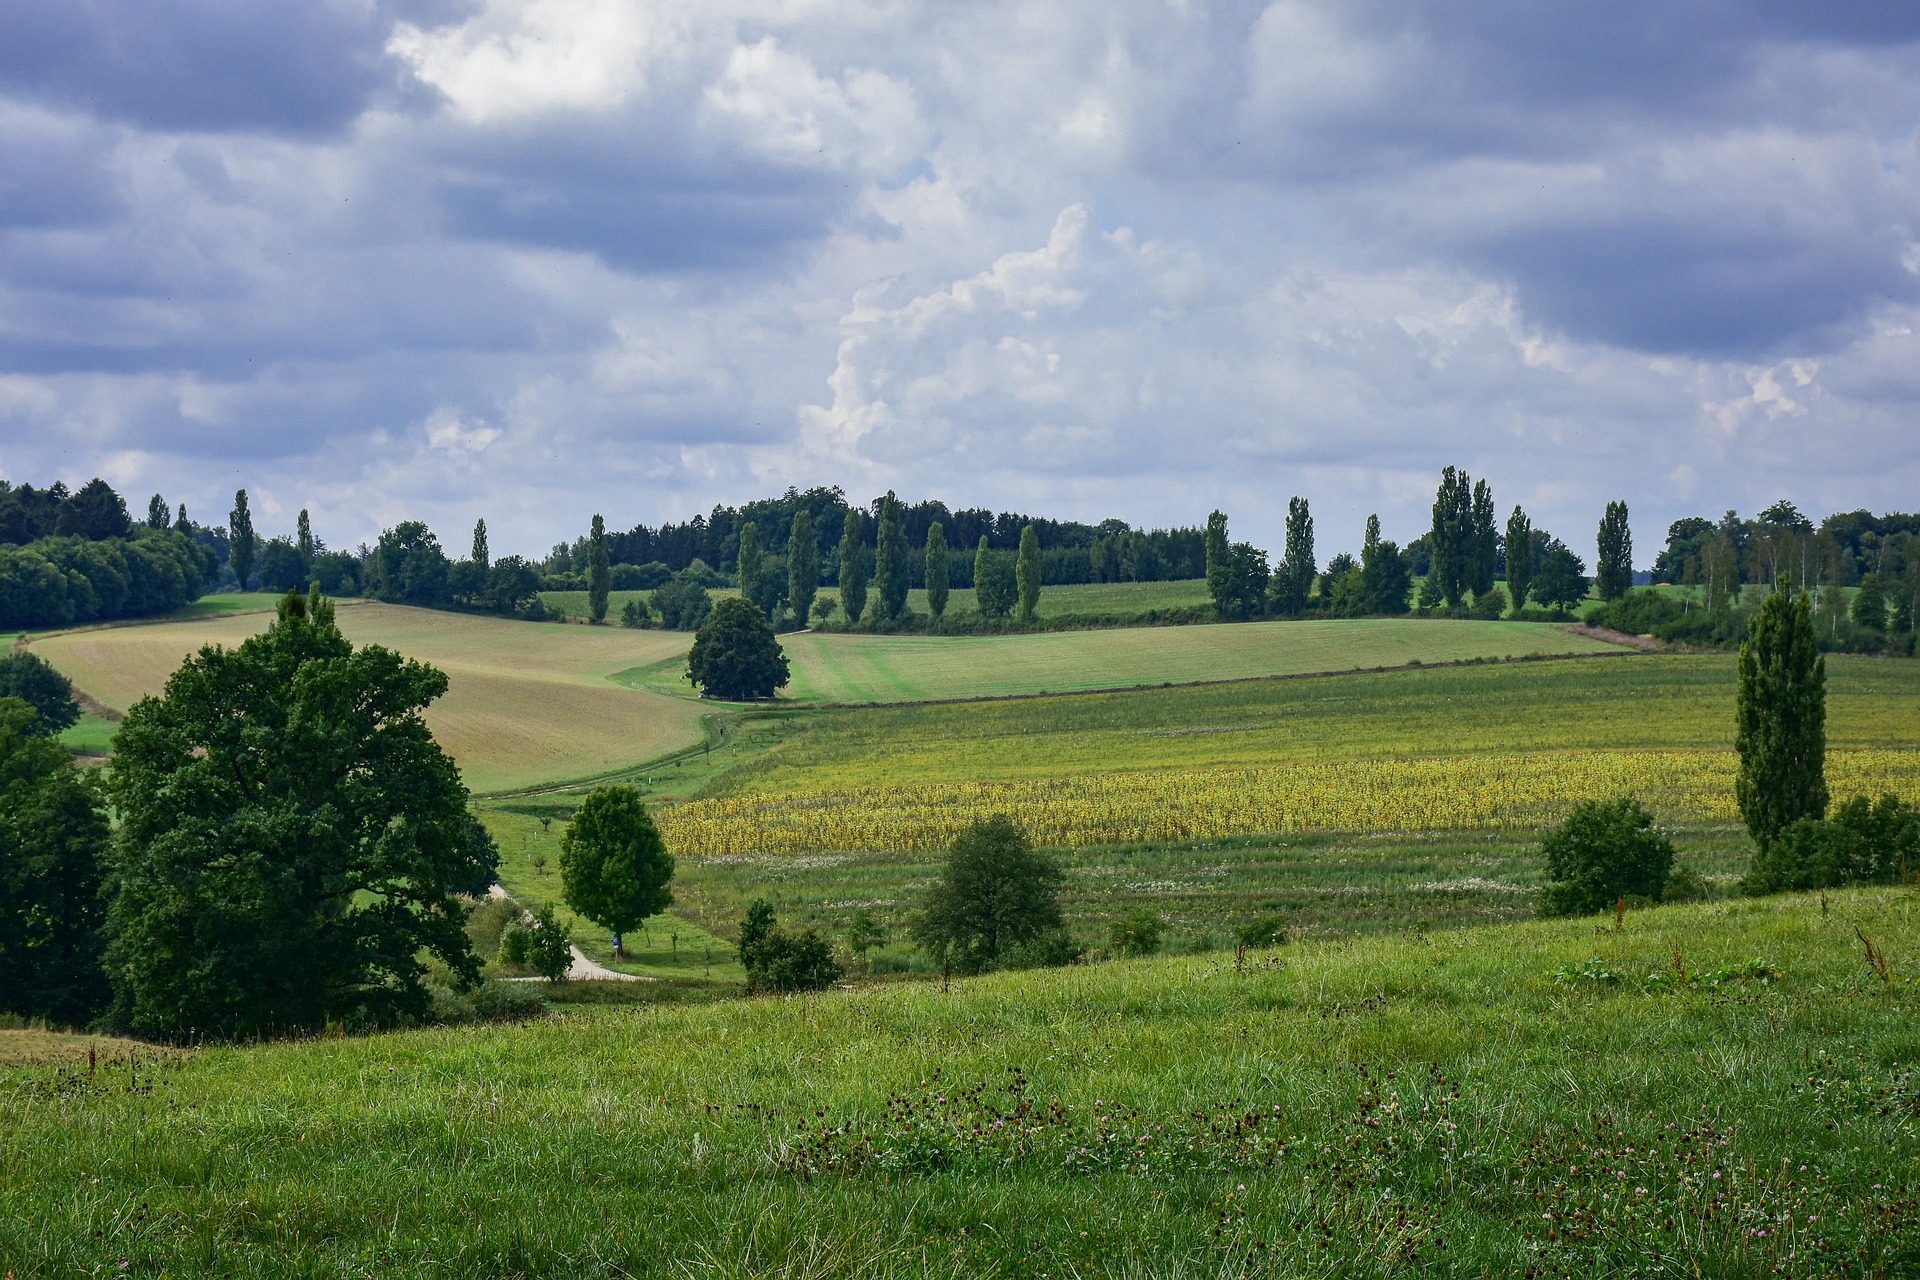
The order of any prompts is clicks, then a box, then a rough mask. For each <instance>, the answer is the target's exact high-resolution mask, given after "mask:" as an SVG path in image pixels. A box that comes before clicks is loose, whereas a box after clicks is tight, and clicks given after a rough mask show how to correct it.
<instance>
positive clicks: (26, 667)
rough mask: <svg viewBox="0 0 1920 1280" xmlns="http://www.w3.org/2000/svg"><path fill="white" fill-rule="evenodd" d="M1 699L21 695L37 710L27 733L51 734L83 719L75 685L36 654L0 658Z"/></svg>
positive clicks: (48, 735) (9, 655) (19, 697)
mask: <svg viewBox="0 0 1920 1280" xmlns="http://www.w3.org/2000/svg"><path fill="white" fill-rule="evenodd" d="M0 698H18V699H19V700H20V701H22V702H24V703H26V704H27V706H28V707H29V708H30V709H32V711H33V712H34V718H33V720H32V721H31V722H29V723H28V725H27V728H26V732H28V733H36V734H41V735H44V736H47V737H51V736H53V735H54V734H57V733H60V732H62V731H64V730H66V729H70V728H72V727H73V726H74V725H75V724H77V723H79V720H80V707H79V704H77V703H76V702H74V700H73V685H72V683H71V682H70V681H68V679H67V678H66V677H65V676H63V675H61V674H60V673H59V672H58V671H55V670H54V669H53V667H52V666H50V665H49V664H48V663H47V660H46V659H45V658H42V657H41V656H40V655H39V654H37V653H28V652H25V651H22V652H20V653H9V654H6V655H5V656H3V657H0Z"/></svg>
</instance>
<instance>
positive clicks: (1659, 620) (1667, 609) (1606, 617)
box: [1587, 587, 1686, 636]
mask: <svg viewBox="0 0 1920 1280" xmlns="http://www.w3.org/2000/svg"><path fill="white" fill-rule="evenodd" d="M1685 616H1686V611H1685V610H1683V609H1682V608H1681V607H1680V603H1679V602H1678V601H1676V600H1672V599H1670V598H1668V597H1667V596H1664V595H1661V594H1660V593H1659V592H1658V591H1655V590H1653V589H1652V588H1649V587H1641V588H1639V589H1637V590H1634V591H1629V592H1627V594H1625V595H1624V596H1621V597H1620V598H1619V599H1618V600H1615V601H1614V602H1613V603H1612V604H1608V605H1602V606H1601V607H1600V608H1598V609H1595V610H1594V611H1593V612H1592V613H1590V614H1588V615H1587V622H1588V624H1589V625H1590V626H1595V627H1608V628H1610V629H1612V630H1614V631H1623V632H1625V633H1626V634H1627V635H1630V636H1650V635H1657V634H1659V630H1660V628H1661V627H1665V626H1669V625H1671V624H1673V623H1676V622H1679V621H1680V620H1681V619H1682V618H1683V617H1685Z"/></svg>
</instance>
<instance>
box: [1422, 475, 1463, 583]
mask: <svg viewBox="0 0 1920 1280" xmlns="http://www.w3.org/2000/svg"><path fill="white" fill-rule="evenodd" d="M1472 517H1473V486H1472V484H1471V482H1470V481H1469V480H1468V478H1467V473H1466V472H1464V471H1461V470H1459V469H1457V468H1455V467H1448V468H1447V469H1446V470H1445V471H1443V472H1441V473H1440V489H1439V491H1438V492H1437V493H1435V494H1434V498H1433V568H1432V570H1431V571H1430V573H1431V576H1432V578H1433V581H1434V583H1435V585H1436V586H1438V587H1439V594H1440V596H1441V598H1442V599H1444V600H1445V601H1446V602H1447V604H1448V606H1449V607H1451V606H1453V605H1457V604H1459V603H1460V599H1461V597H1462V596H1463V595H1465V594H1466V587H1467V526H1468V524H1469V522H1470V521H1471V520H1472Z"/></svg>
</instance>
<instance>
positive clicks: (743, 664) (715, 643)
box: [687, 596, 787, 702]
mask: <svg viewBox="0 0 1920 1280" xmlns="http://www.w3.org/2000/svg"><path fill="white" fill-rule="evenodd" d="M687 679H689V680H691V681H693V683H694V685H695V686H696V687H698V688H699V690H700V693H701V696H702V697H707V698H724V699H726V700H727V701H729V702H741V701H745V700H747V699H749V698H771V697H772V696H773V692H774V690H776V689H778V688H779V687H780V686H781V685H784V684H785V683H786V682H787V655H786V653H785V652H784V651H782V649H781V648H780V642H779V641H778V640H776V639H775V638H774V635H773V628H772V627H771V626H769V625H768V624H767V615H766V614H764V613H762V612H760V609H759V606H757V605H755V604H754V603H753V602H752V601H751V600H746V599H742V598H741V597H739V596H729V597H727V598H726V599H725V600H722V601H720V602H719V603H718V604H716V605H714V607H713V613H712V614H711V615H710V616H709V617H708V618H707V620H706V622H705V623H703V624H702V625H701V627H700V633H699V634H698V635H696V636H695V637H694V639H693V652H691V653H689V654H688V655H687Z"/></svg>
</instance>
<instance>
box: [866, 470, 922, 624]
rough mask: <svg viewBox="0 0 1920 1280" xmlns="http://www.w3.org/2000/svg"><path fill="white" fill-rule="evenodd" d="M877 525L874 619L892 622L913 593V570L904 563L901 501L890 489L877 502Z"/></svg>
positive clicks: (904, 608) (874, 561)
mask: <svg viewBox="0 0 1920 1280" xmlns="http://www.w3.org/2000/svg"><path fill="white" fill-rule="evenodd" d="M879 516H880V519H879V524H878V527H877V532H876V533H875V535H874V541H875V550H874V560H873V588H874V590H875V591H876V592H878V593H879V595H878V597H877V598H876V599H875V601H874V617H875V619H876V620H878V621H880V622H892V621H893V620H894V619H895V618H898V617H899V616H900V615H901V614H902V613H904V612H905V611H906V608H907V592H908V591H909V590H911V589H912V584H913V569H912V566H910V565H909V564H908V563H907V534H906V527H905V516H904V513H903V512H902V511H901V509H900V499H898V498H896V497H894V496H893V491H892V490H891V489H889V490H888V491H887V496H886V497H884V498H882V499H880V512H879Z"/></svg>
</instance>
